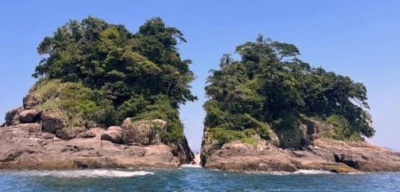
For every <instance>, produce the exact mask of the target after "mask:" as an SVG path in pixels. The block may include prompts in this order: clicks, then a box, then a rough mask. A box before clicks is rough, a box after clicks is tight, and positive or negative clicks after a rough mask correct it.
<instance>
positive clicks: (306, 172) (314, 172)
mask: <svg viewBox="0 0 400 192" xmlns="http://www.w3.org/2000/svg"><path fill="white" fill-rule="evenodd" d="M246 173H256V174H271V175H326V174H332V172H330V171H324V170H309V169H301V170H298V171H295V172H288V171H271V172H259V171H256V172H246Z"/></svg>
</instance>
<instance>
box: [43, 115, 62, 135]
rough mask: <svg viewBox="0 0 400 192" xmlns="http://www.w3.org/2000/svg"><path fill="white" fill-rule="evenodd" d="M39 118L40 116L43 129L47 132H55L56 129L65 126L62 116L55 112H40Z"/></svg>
mask: <svg viewBox="0 0 400 192" xmlns="http://www.w3.org/2000/svg"><path fill="white" fill-rule="evenodd" d="M41 118H42V127H43V131H46V132H49V133H56V132H57V130H60V129H62V128H64V127H65V124H64V121H63V120H62V118H61V117H59V116H57V115H55V114H51V113H44V114H42V117H41Z"/></svg>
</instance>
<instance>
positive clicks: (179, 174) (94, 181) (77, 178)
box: [0, 166, 400, 192]
mask: <svg viewBox="0 0 400 192" xmlns="http://www.w3.org/2000/svg"><path fill="white" fill-rule="evenodd" d="M0 191H13V192H14V191H16V192H25V191H29V192H30V191H37V192H46V191H73V192H75V191H86V192H87V191H307V192H308V191H318V192H319V191H335V192H337V191H360V192H367V191H379V192H385V191H390V192H395V191H400V173H362V174H333V173H329V172H324V171H313V170H311V171H306V170H303V171H298V172H295V173H285V172H273V173H239V172H227V171H216V170H205V169H202V168H198V167H195V166H185V167H182V168H180V169H174V170H172V169H171V170H169V169H164V170H163V169H146V170H134V169H114V170H78V171H15V172H14V171H9V172H7V171H6V172H0Z"/></svg>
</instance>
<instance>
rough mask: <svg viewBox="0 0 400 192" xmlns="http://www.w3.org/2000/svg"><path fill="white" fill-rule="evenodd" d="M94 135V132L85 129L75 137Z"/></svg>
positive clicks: (90, 136)
mask: <svg viewBox="0 0 400 192" xmlns="http://www.w3.org/2000/svg"><path fill="white" fill-rule="evenodd" d="M93 137H96V133H94V132H93V131H91V130H89V131H85V132H82V133H79V134H78V135H77V136H76V138H93Z"/></svg>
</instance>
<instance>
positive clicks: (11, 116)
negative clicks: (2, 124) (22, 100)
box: [5, 107, 23, 126]
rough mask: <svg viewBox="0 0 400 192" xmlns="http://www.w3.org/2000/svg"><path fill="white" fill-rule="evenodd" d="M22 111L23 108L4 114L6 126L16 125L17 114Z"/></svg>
mask: <svg viewBox="0 0 400 192" xmlns="http://www.w3.org/2000/svg"><path fill="white" fill-rule="evenodd" d="M21 111H23V108H22V107H20V108H17V109H12V110H10V111H8V112H7V113H6V117H5V120H6V125H8V126H10V125H17V124H19V123H20V122H19V113H20V112H21Z"/></svg>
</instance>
